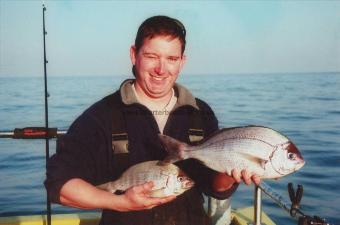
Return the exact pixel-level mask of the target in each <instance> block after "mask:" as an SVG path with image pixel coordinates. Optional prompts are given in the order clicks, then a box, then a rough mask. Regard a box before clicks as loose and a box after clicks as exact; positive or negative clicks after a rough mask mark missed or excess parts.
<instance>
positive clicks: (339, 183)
mask: <svg viewBox="0 0 340 225" xmlns="http://www.w3.org/2000/svg"><path fill="white" fill-rule="evenodd" d="M126 78H128V77H127V76H126V77H125V76H110V77H109V76H106V77H104V76H103V77H100V76H93V77H50V78H49V79H48V92H49V95H50V97H49V98H48V103H49V125H50V127H58V128H59V129H67V128H68V127H69V125H70V124H71V123H72V121H73V120H74V119H75V118H76V117H77V116H78V115H79V114H81V113H82V112H83V111H84V110H85V109H86V108H87V107H89V106H90V105H91V104H93V103H94V102H95V101H97V100H99V99H101V98H102V97H104V96H106V95H108V94H110V93H112V92H113V91H114V90H116V89H117V88H119V85H120V83H121V82H122V81H123V80H124V79H126ZM178 82H179V83H181V84H184V85H185V86H186V87H188V88H189V89H190V90H191V91H192V92H193V94H194V95H195V96H197V97H199V98H201V99H203V100H204V101H206V102H207V103H209V104H210V106H211V107H212V109H213V110H214V112H215V114H216V116H217V118H218V119H219V126H220V128H222V127H233V126H242V125H250V124H251V125H262V126H268V127H271V128H273V129H275V130H277V131H279V132H281V133H283V134H285V135H287V136H288V137H289V138H290V139H291V140H292V141H293V142H294V143H295V144H296V145H297V147H298V148H299V149H300V151H301V152H302V154H303V156H304V158H305V160H306V165H305V166H304V167H303V168H302V169H301V170H299V171H298V172H296V173H294V174H291V175H289V176H287V177H284V178H282V179H280V180H270V181H267V183H268V184H269V185H270V186H271V187H273V188H274V190H275V191H276V192H278V193H280V194H281V195H282V196H284V197H285V198H286V199H287V200H289V198H288V192H287V184H288V183H289V182H292V183H293V184H294V185H295V187H296V186H297V184H301V185H303V187H304V195H303V198H302V201H301V210H302V211H303V212H304V213H306V214H308V215H318V216H321V217H324V218H327V220H328V221H329V222H331V223H333V224H340V216H339V215H340V207H339V201H340V191H339V190H340V189H339V187H340V74H339V73H310V74H308V73H305V74H228V75H224V74H220V75H210V74H202V75H182V76H181V77H180V78H179V81H178ZM43 85H44V83H43V78H41V77H10V76H8V77H0V130H1V131H4V130H13V129H14V128H17V127H18V128H21V127H28V126H44V125H45V120H44V89H43ZM50 151H51V154H53V152H54V151H55V141H54V140H51V141H50ZM44 179H45V140H14V139H0V216H11V215H28V214H42V213H46V193H45V189H44V186H43V181H44ZM253 190H254V187H253V186H246V185H244V184H243V185H240V187H239V188H238V190H237V192H236V193H235V194H234V195H233V196H232V207H233V208H240V207H245V206H250V205H252V204H253ZM52 209H53V213H62V212H74V211H75V210H74V209H70V208H67V207H61V206H58V205H53V207H52ZM263 209H264V211H265V212H266V213H267V214H268V215H269V216H270V217H271V218H272V219H273V220H274V221H275V222H276V223H277V224H288V225H289V224H291V225H293V224H296V221H294V220H292V219H290V218H289V215H288V214H287V213H286V212H285V211H283V210H281V209H280V208H279V207H278V206H277V205H276V204H275V203H274V202H273V201H271V200H270V199H269V198H268V197H266V196H265V195H264V196H263Z"/></svg>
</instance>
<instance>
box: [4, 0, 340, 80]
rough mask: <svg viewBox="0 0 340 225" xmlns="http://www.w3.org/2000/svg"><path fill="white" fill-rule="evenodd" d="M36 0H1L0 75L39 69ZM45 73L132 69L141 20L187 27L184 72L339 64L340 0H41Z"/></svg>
mask: <svg viewBox="0 0 340 225" xmlns="http://www.w3.org/2000/svg"><path fill="white" fill-rule="evenodd" d="M41 4H42V1H29V0H26V1H10V0H0V50H1V53H0V76H41V75H42V74H43V60H42V59H43V46H42V7H41ZM45 4H46V6H47V11H46V26H47V32H48V35H47V36H46V41H47V57H48V60H49V64H48V74H49V76H79V75H87V76H88V75H94V76H96V75H122V74H123V75H124V74H128V75H130V73H131V72H130V71H131V63H130V59H129V47H130V46H131V44H132V43H133V42H134V38H135V34H136V31H137V28H138V26H139V25H140V23H141V22H142V21H143V20H145V19H146V18H148V17H150V16H153V15H160V14H163V15H168V16H172V17H176V18H178V19H179V20H181V21H182V22H183V23H184V25H185V26H186V28H187V34H188V35H187V43H188V45H187V50H186V55H187V64H186V66H185V68H184V70H183V73H184V74H230V73H274V72H275V73H276V72H278V73H285V72H289V73H292V72H329V71H336V72H339V71H340V13H339V12H340V1H254V0H253V1H209V2H208V1H156V0H154V1H94V0H93V1H61V0H59V1H45Z"/></svg>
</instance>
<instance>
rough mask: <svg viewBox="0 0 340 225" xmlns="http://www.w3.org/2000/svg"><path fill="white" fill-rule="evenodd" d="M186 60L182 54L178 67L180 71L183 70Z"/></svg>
mask: <svg viewBox="0 0 340 225" xmlns="http://www.w3.org/2000/svg"><path fill="white" fill-rule="evenodd" d="M186 60H187V56H186V55H184V54H183V55H182V58H181V62H180V67H179V68H180V70H182V69H183V67H184V64H185V62H186Z"/></svg>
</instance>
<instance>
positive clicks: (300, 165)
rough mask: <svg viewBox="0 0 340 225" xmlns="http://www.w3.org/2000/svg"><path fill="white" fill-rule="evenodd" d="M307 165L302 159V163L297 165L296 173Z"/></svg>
mask: <svg viewBox="0 0 340 225" xmlns="http://www.w3.org/2000/svg"><path fill="white" fill-rule="evenodd" d="M305 164H306V161H305V160H303V159H301V160H300V162H299V163H298V164H297V165H296V167H295V170H294V171H297V170H299V169H301V168H302V167H303V166H304V165H305Z"/></svg>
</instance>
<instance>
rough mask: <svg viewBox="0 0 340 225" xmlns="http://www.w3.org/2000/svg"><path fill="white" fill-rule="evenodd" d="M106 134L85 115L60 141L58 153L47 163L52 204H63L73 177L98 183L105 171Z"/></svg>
mask: <svg viewBox="0 0 340 225" xmlns="http://www.w3.org/2000/svg"><path fill="white" fill-rule="evenodd" d="M104 137H105V135H103V132H102V131H101V129H100V128H99V127H98V125H97V124H96V122H95V121H94V120H93V119H92V118H91V117H89V116H88V115H87V114H85V113H84V114H82V115H81V116H80V117H79V118H78V119H77V120H75V122H74V123H73V124H72V125H71V127H70V128H69V130H68V132H67V134H66V135H64V136H62V137H60V138H59V139H58V140H57V146H56V153H55V154H54V155H53V156H52V157H51V158H50V159H49V161H48V164H47V174H46V175H47V178H46V180H45V183H44V184H45V187H46V189H47V192H48V195H49V198H50V199H51V201H52V202H55V203H60V200H59V199H60V189H61V188H62V186H63V185H64V184H65V183H66V182H67V181H68V180H70V179H72V178H81V179H83V180H85V181H87V182H89V183H92V184H94V183H96V182H97V181H98V179H100V178H99V177H98V174H100V171H102V170H103V164H105V161H104V162H102V164H101V163H100V162H99V161H101V159H100V157H101V155H103V154H100V151H104V149H105V146H104V145H105V140H104V139H105V138H104Z"/></svg>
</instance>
